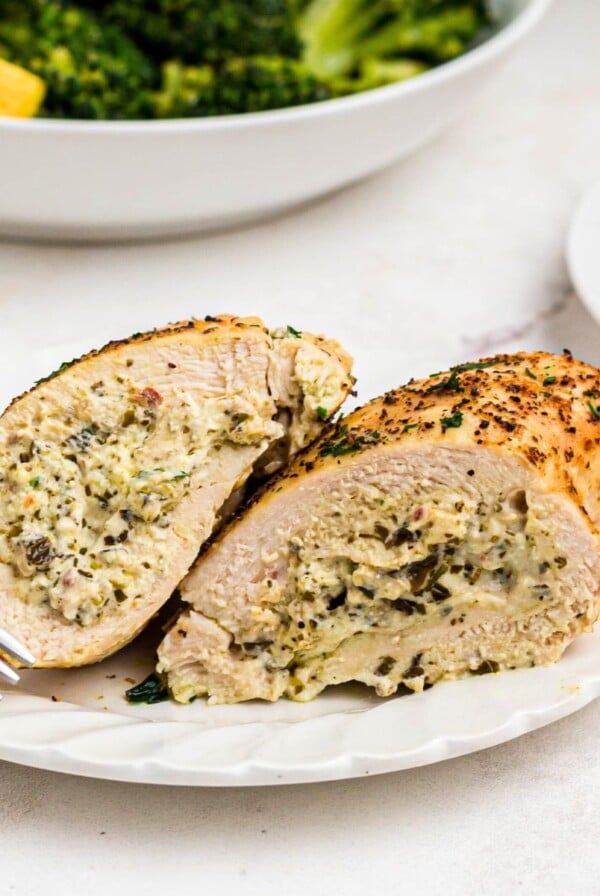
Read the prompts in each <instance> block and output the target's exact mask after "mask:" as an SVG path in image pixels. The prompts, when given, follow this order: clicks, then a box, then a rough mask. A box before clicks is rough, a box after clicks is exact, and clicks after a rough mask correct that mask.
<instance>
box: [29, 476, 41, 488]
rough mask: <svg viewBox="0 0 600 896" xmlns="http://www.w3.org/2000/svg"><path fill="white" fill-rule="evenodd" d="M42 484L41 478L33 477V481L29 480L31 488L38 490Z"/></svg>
mask: <svg viewBox="0 0 600 896" xmlns="http://www.w3.org/2000/svg"><path fill="white" fill-rule="evenodd" d="M41 482H42V477H41V476H34V477H33V479H30V480H29V485H30V486H31V488H39V487H40V485H41Z"/></svg>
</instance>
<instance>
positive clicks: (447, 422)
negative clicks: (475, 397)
mask: <svg viewBox="0 0 600 896" xmlns="http://www.w3.org/2000/svg"><path fill="white" fill-rule="evenodd" d="M463 417H464V414H463V412H462V411H455V412H454V413H453V414H452V416H451V417H442V419H441V420H440V423H441V424H442V426H443V427H444V429H458V427H459V426H462V422H463Z"/></svg>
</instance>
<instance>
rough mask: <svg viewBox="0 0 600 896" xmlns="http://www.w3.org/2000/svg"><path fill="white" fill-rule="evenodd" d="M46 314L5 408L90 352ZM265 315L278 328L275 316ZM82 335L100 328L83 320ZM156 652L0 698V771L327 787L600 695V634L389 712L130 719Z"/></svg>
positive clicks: (28, 677)
mask: <svg viewBox="0 0 600 896" xmlns="http://www.w3.org/2000/svg"><path fill="white" fill-rule="evenodd" d="M30 304H31V302H30ZM42 309H43V302H42V299H40V306H39V307H38V308H29V309H28V313H27V315H25V317H24V323H23V326H24V328H25V329H24V332H23V334H22V335H21V334H17V331H16V328H15V325H13V329H12V330H11V338H3V335H4V334H3V333H2V332H1V331H0V348H1V349H2V351H0V406H4V404H6V403H8V401H9V399H10V395H11V394H12V393H13V392H17V391H19V389H21V388H26V387H27V384H28V383H31V382H33V381H34V380H35V379H36V378H37V377H39V376H41V375H42V374H43V373H44V372H45V371H47V370H51V369H53V368H54V367H56V366H58V363H60V359H61V358H67V357H72V356H73V355H75V354H79V353H81V352H83V351H85V350H87V349H88V348H89V347H90V346H89V344H88V343H87V342H86V341H85V340H84V341H81V342H79V341H77V342H73V343H69V344H68V345H65V344H64V341H63V342H61V339H62V340H64V336H62V331H63V328H64V319H63V318H61V317H60V316H58V317H56V318H55V317H53V316H52V314H50V315H48V314H45V315H44V314H43V310H42ZM156 313H157V320H160V319H167V318H168V317H169V312H168V311H165V312H164V313H163V314H162V315H160V314H159V313H158V312H156ZM264 313H265V318H267V317H268V318H269V319H272V320H277V319H278V314H277V313H276V311H275V310H272V312H271V314H270V315H267V314H266V309H264ZM399 313H404V310H403V309H402V310H401V311H399ZM30 316H31V317H33V318H38V317H39V318H40V319H43V321H44V333H43V336H38V335H37V334H39V333H41V329H40V328H39V327H38V329H36V331H35V333H36V340H35V344H34V343H33V342H32V340H31V337H30V327H29V326H28V322H29V320H30ZM360 326H361V322H360V319H359V318H357V319H356V322H355V324H354V325H353V326H352V328H351V330H349V331H348V336H349V337H350V338H348V339H345V341H346V342H347V344H348V345H349V346H350V347H351V348H353V349H354V350H355V351H354V354H355V356H356V361H357V363H356V369H357V371H358V372H359V373H364V374H365V376H364V378H363V379H367V378H368V376H369V375H370V373H371V367H372V366H373V365H372V348H371V346H365V345H364V344H363V338H362V336H361V333H360V332H359V330H360ZM79 327H80V328H82V329H86V330H87V329H89V325H88V324H87V323H86V322H85V320H83V319H82V320H81V321H79ZM387 334H389V342H386V338H387ZM396 334H397V328H396V327H391V326H390V327H388V328H382V332H381V338H380V343H381V345H379V343H378V345H379V350H380V352H382V351H384V350H386V349H389V352H390V355H389V357H390V358H392V357H395V355H396V352H397V344H396V340H397V335H396ZM17 335H18V337H19V338H17ZM344 338H345V337H344ZM38 340H39V341H38ZM440 354H441V353H440V352H439V349H438V348H436V347H435V346H432V347H431V357H430V358H427V359H425V360H423V363H424V364H427V363H430V364H431V365H432V367H431V369H434V366H435V364H436V363H437V364H438V365H439V360H440ZM436 357H437V361H436ZM390 363H391V362H390ZM424 369H426V368H424ZM398 376H399V377H400V374H398ZM379 379H380V377H379V376H378V375H376V372H375V373H373V381H372V382H371V381H369V386H370V387H371V388H372V391H373V392H377V391H383V389H384V388H385V386H386V385H389V382H387V383H386V382H384V381H382V382H379ZM363 385H364V383H363ZM159 639H160V631H159V630H158V628H157V626H154V627H152V628H150V630H148V632H147V633H146V634H145V635H144V637H143V638H141V639H139V640H138V641H137V642H136V643H135V644H134V645H132V646H130V647H129V648H128V649H127V650H125V651H122V652H120V653H119V654H117V655H116V656H114V657H112V658H111V659H110V660H107V661H106V662H104V663H101V664H98V665H96V666H91V667H89V668H85V669H77V670H66V671H65V670H57V671H30V672H25V673H24V674H23V675H22V681H21V684H20V685H19V687H18V688H17V689H14V690H13V689H7V690H6V689H5V690H4V691H2V693H3V699H2V701H1V702H0V759H6V760H9V761H12V762H18V763H22V764H25V765H31V766H35V767H37V768H45V769H51V770H54V771H60V772H68V773H71V774H79V775H87V776H91V777H98V778H108V779H114V780H121V781H137V782H146V783H155V784H180V785H204V786H238V785H264V784H291V783H300V782H309V781H327V780H336V779H340V778H351V777H358V776H361V775H368V774H380V773H382V772H390V771H396V770H400V769H406V768H412V767H415V766H419V765H426V764H428V763H431V762H438V761H440V760H443V759H450V758H452V757H455V756H461V755H463V754H465V753H471V752H474V751H475V750H480V749H484V748H486V747H491V746H494V745H495V744H499V743H503V742H504V741H507V740H510V739H512V738H514V737H518V736H519V735H521V734H524V733H525V732H527V731H532V730H534V729H535V728H539V727H541V726H542V725H546V724H548V723H550V722H554V721H556V720H557V719H560V718H563V717H564V716H567V715H569V714H570V713H573V712H576V711H577V710H578V709H581V708H582V707H583V706H585V705H586V704H587V703H589V702H590V701H591V700H593V699H594V698H595V697H598V696H600V626H599V627H598V628H597V631H596V632H595V633H594V634H590V635H585V636H583V637H581V638H580V639H579V640H578V641H577V642H576V643H575V644H573V645H572V646H571V647H570V648H569V650H568V651H567V652H566V654H565V656H564V657H563V659H562V660H561V662H560V663H559V664H558V665H556V666H554V667H550V668H547V669H527V670H522V671H517V672H507V673H502V674H499V675H485V676H481V677H475V678H470V679H466V680H464V681H458V682H451V683H448V684H441V685H438V686H437V687H435V688H433V689H431V690H429V691H426V692H425V693H423V694H418V695H410V696H406V697H397V698H393V699H388V700H382V699H379V698H377V697H376V696H374V694H373V693H371V691H369V690H368V689H366V688H362V687H360V686H348V687H346V686H345V687H339V688H332V689H330V690H329V691H328V692H326V693H324V694H322V695H320V696H319V697H318V698H317V699H316V700H315V701H313V702H312V703H310V704H307V705H302V704H294V703H291V702H288V701H281V702H279V703H277V704H274V705H269V704H263V703H248V704H240V705H237V706H220V707H212V708H209V707H208V706H207V705H206V703H205V702H204V701H203V700H197V701H196V702H195V703H193V704H192V705H190V706H177V705H175V704H174V703H162V704H158V705H155V706H130V705H129V704H128V703H127V702H126V700H125V698H124V692H125V690H126V689H127V688H128V687H130V686H131V684H133V683H137V682H139V681H141V680H142V679H143V678H145V676H146V675H147V674H148V673H149V672H150V671H151V668H152V656H153V651H154V649H155V647H156V645H157V643H158V641H159ZM0 690H1V688H0ZM52 698H54V699H52Z"/></svg>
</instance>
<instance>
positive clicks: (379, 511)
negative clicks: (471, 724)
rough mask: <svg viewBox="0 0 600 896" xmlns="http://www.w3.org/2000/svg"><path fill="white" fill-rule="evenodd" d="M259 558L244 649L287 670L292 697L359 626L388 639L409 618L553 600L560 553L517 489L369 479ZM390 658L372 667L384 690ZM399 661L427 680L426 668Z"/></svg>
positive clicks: (515, 611) (509, 614)
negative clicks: (381, 486) (345, 505)
mask: <svg viewBox="0 0 600 896" xmlns="http://www.w3.org/2000/svg"><path fill="white" fill-rule="evenodd" d="M265 559H266V560H268V562H269V563H270V565H271V567H272V570H273V572H272V577H271V578H267V579H266V580H265V581H264V582H263V583H262V586H261V588H262V591H261V593H260V596H258V598H257V601H256V602H257V603H258V604H259V608H256V607H255V622H256V624H255V626H251V627H250V628H249V629H245V631H244V638H246V639H247V640H246V641H245V642H244V643H243V647H242V649H243V654H244V655H246V656H247V657H248V658H250V657H261V658H262V660H263V662H264V664H265V668H266V669H267V670H268V671H269V672H272V673H275V674H276V673H277V672H278V671H282V670H287V672H288V673H289V679H288V681H289V684H288V687H287V693H288V696H292V697H296V698H297V699H298V698H299V699H307V698H309V697H310V696H312V695H314V693H317V692H318V691H319V690H321V688H322V687H323V684H322V683H320V682H319V678H320V673H321V671H322V667H323V663H324V662H325V661H326V660H327V659H328V658H330V657H331V656H332V655H333V654H334V653H335V651H336V650H337V649H338V648H339V647H340V645H343V644H344V642H346V641H347V640H348V639H350V638H351V637H352V636H354V635H356V634H358V633H365V632H366V633H372V634H377V635H380V634H384V635H385V634H387V635H389V636H390V637H391V638H392V640H393V637H396V636H398V635H399V634H401V635H402V636H404V635H407V634H409V632H410V629H411V628H413V627H418V628H419V629H420V630H422V629H423V627H424V626H425V627H427V626H431V627H435V626H438V625H439V624H440V623H441V622H442V621H443V622H444V624H446V625H450V626H460V625H462V624H463V623H464V620H465V618H466V617H467V614H468V613H470V612H471V611H477V610H485V611H487V610H490V611H498V612H499V613H500V614H505V617H504V618H505V619H506V620H507V621H508V620H510V621H513V620H515V619H516V620H518V619H523V620H524V619H527V618H528V617H530V616H533V615H534V614H536V613H539V612H540V609H541V608H544V609H546V608H548V609H549V610H550V611H551V608H552V605H553V602H554V601H555V600H556V584H557V581H558V579H559V577H560V572H561V570H562V569H564V567H565V566H566V564H567V562H568V561H567V558H566V557H565V556H562V555H560V553H558V552H557V550H556V538H555V534H554V535H553V534H552V533H551V532H550V531H548V527H547V524H545V523H544V522H542V521H540V520H539V519H538V517H537V515H536V513H535V512H534V510H532V508H528V504H527V495H526V494H525V492H524V491H520V490H519V491H515V492H513V493H512V494H509V495H504V496H499V497H498V498H497V500H491V501H490V500H489V499H488V502H487V503H486V501H484V500H481V499H475V498H473V497H471V498H468V497H467V498H466V497H465V496H464V495H463V496H461V495H459V494H456V495H453V494H452V493H449V492H447V491H445V492H443V493H440V494H439V495H438V496H436V495H435V493H434V494H431V495H429V496H428V498H427V502H426V503H423V504H417V505H416V506H415V505H414V504H412V503H410V501H409V500H408V499H407V500H406V502H405V503H404V504H401V505H399V504H398V503H396V502H391V501H390V499H389V496H387V495H386V494H385V493H384V492H380V491H379V490H378V489H377V488H371V489H370V490H369V491H368V493H367V494H363V495H361V498H360V500H357V501H355V502H354V503H353V504H352V511H351V519H349V516H348V515H342V512H341V511H335V510H334V511H333V513H332V515H331V516H330V517H329V518H320V517H315V518H314V522H313V524H312V526H311V528H310V529H309V531H307V532H306V533H304V534H303V537H302V539H301V540H300V539H294V538H292V539H291V540H290V542H289V544H288V545H287V548H286V549H285V553H284V554H283V555H278V556H277V557H269V558H265ZM282 565H284V566H285V567H287V573H286V582H285V585H282V584H279V582H278V567H279V568H281V566H282ZM271 634H272V636H273V640H272V641H271V640H270V636H271ZM254 638H256V640H253V639H254ZM390 643H391V642H390ZM393 665H394V660H393V659H392V658H390V657H386V656H382V657H381V658H380V662H379V665H378V668H377V669H374V670H373V671H374V672H375V673H376V675H379V676H381V679H382V681H381V687H380V688H379V687H378V690H380V693H382V694H388V693H390V684H389V675H390V673H391V672H392V667H393ZM398 671H399V672H401V673H404V674H403V675H400V676H398V675H397V676H396V677H402V678H403V679H404V681H405V682H406V683H408V684H409V686H412V685H411V679H414V687H415V689H420V688H421V687H422V686H423V683H424V681H423V676H422V670H420V669H415V670H413V671H414V675H411V674H410V670H398ZM486 671H491V669H490V670H486ZM325 683H329V682H325ZM394 689H395V686H394V687H392V688H391V690H392V691H393V690H394Z"/></svg>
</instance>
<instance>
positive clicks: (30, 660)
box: [0, 628, 35, 666]
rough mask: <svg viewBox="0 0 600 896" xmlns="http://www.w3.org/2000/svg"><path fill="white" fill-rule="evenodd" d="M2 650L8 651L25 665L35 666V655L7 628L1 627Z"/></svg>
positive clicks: (0, 647)
mask: <svg viewBox="0 0 600 896" xmlns="http://www.w3.org/2000/svg"><path fill="white" fill-rule="evenodd" d="M0 652H1V653H8V654H10V656H13V657H14V658H15V659H16V660H18V661H19V662H20V663H23V664H24V665H25V666H33V664H34V663H35V657H34V656H33V654H32V653H30V652H29V650H27V648H26V647H24V646H23V645H22V644H20V643H19V642H18V641H17V639H16V638H14V637H13V636H12V635H11V634H9V632H7V631H6V630H5V629H3V628H0Z"/></svg>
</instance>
